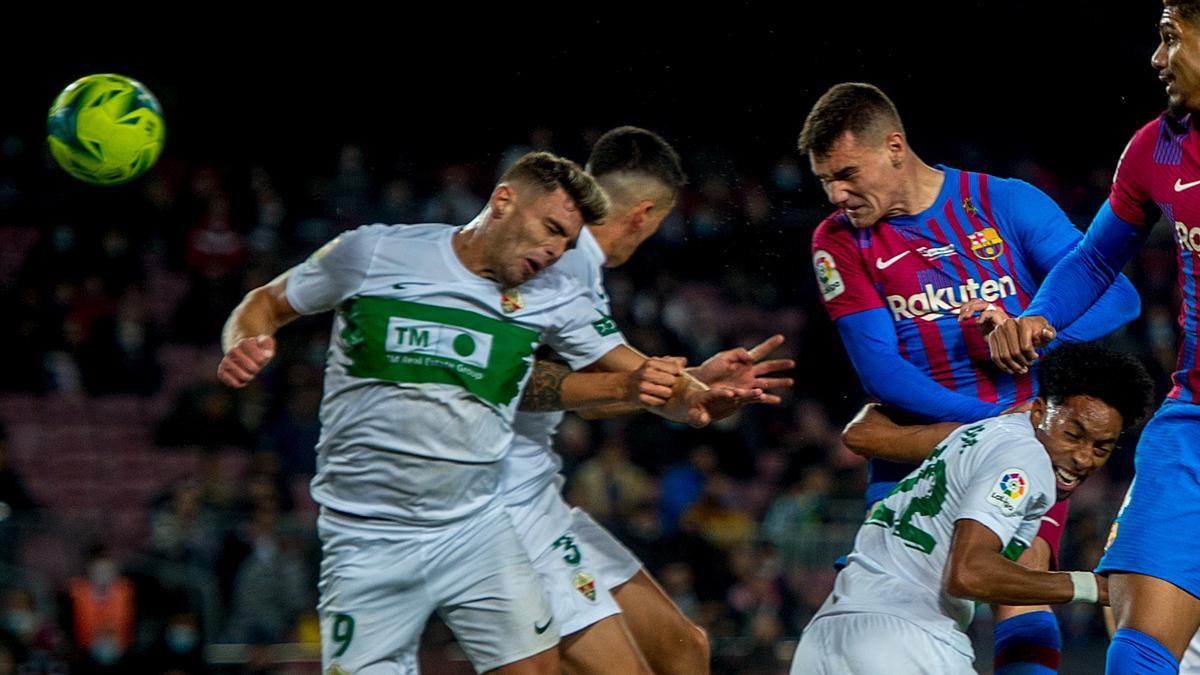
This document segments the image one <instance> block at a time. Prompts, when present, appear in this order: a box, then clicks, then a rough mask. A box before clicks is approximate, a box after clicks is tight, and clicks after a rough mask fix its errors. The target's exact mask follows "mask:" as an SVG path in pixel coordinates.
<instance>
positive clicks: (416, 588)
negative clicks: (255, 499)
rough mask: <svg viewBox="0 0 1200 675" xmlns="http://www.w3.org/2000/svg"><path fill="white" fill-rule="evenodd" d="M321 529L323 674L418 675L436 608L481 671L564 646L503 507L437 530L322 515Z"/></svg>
mask: <svg viewBox="0 0 1200 675" xmlns="http://www.w3.org/2000/svg"><path fill="white" fill-rule="evenodd" d="M317 531H318V534H319V535H320V537H321V579H320V583H319V589H320V593H321V598H320V601H319V603H318V605H317V610H318V613H319V614H320V618H321V667H322V672H335V673H337V672H349V673H356V674H357V675H374V674H377V673H378V674H381V675H382V674H384V673H386V674H388V675H394V674H407V673H414V672H416V671H415V664H416V662H417V659H416V654H417V646H418V642H419V640H420V637H421V633H422V631H424V629H425V622H426V621H427V620H428V619H429V616H430V615H431V614H432V613H433V612H435V611H436V612H437V613H438V615H439V616H440V617H441V618H442V620H443V621H445V622H446V625H448V626H449V627H450V630H452V631H453V632H454V635H455V637H456V638H458V642H459V644H460V645H461V646H462V648H463V651H464V652H466V654H467V658H469V659H470V660H471V664H472V665H473V666H474V667H475V669H476V670H478V671H480V672H483V671H487V670H493V669H495V668H499V667H500V666H503V665H506V664H509V663H513V662H516V661H519V660H521V659H524V658H527V657H530V656H533V655H534V654H537V653H539V652H542V651H545V650H547V649H552V648H553V647H554V646H555V645H556V644H558V637H559V625H558V621H555V620H554V615H553V614H552V613H551V609H550V605H549V603H548V602H547V601H546V596H545V594H544V593H543V592H542V588H541V584H540V583H539V580H538V577H537V574H536V573H535V572H534V571H533V567H532V566H531V565H530V563H529V557H528V556H527V555H526V554H525V549H524V548H523V547H522V546H521V542H520V540H519V539H518V538H517V535H516V532H515V531H514V530H513V527H512V523H511V521H510V520H509V518H508V514H507V513H506V512H505V510H504V508H503V506H502V505H501V504H500V503H499V502H495V503H494V505H491V506H488V507H486V508H485V509H484V510H483V511H481V512H479V513H477V514H475V515H472V516H470V517H468V518H465V519H463V520H461V521H458V522H455V523H452V524H450V525H436V526H435V525H426V526H412V525H401V524H398V523H390V522H385V521H378V520H366V519H357V518H353V517H349V516H344V515H341V514H337V513H334V512H331V511H329V510H328V509H322V510H321V515H320V516H319V517H318V519H317ZM337 668H340V669H341V670H337Z"/></svg>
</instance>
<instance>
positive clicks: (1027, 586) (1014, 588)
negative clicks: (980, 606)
mask: <svg viewBox="0 0 1200 675" xmlns="http://www.w3.org/2000/svg"><path fill="white" fill-rule="evenodd" d="M948 569H952V567H948ZM945 587H946V592H947V593H949V594H950V595H953V596H955V597H958V598H964V599H966V600H974V601H976V602H987V603H991V604H995V605H1057V604H1062V603H1066V602H1071V600H1072V599H1073V598H1074V596H1075V585H1074V584H1073V583H1071V575H1070V573H1069V572H1041V571H1037V570H1031V569H1029V568H1027V567H1024V566H1022V565H1021V564H1019V563H1016V562H1013V561H1011V560H1009V559H1007V558H1005V557H1003V556H1001V555H1000V554H999V553H993V552H989V553H987V554H982V555H976V556H972V559H970V560H964V561H963V562H962V567H961V569H960V570H959V571H958V574H955V575H948V578H947V579H946V581H945Z"/></svg>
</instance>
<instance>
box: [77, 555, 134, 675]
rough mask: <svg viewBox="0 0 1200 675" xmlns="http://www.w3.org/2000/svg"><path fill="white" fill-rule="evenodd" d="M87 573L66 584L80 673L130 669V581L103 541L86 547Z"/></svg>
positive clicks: (131, 594)
mask: <svg viewBox="0 0 1200 675" xmlns="http://www.w3.org/2000/svg"><path fill="white" fill-rule="evenodd" d="M86 570H87V571H86V574H85V575H84V576H79V577H74V578H72V579H71V580H70V581H69V582H68V583H67V597H68V599H69V601H70V608H71V609H70V616H71V640H72V642H73V643H74V645H75V648H76V650H77V653H78V661H77V663H76V666H75V669H74V670H77V671H78V672H81V673H109V672H111V673H120V672H129V670H128V666H129V654H130V650H131V649H132V648H133V638H134V631H135V621H136V618H137V617H136V615H135V604H134V600H135V598H134V589H133V583H132V582H130V580H129V579H128V578H126V577H124V576H122V575H121V572H120V568H119V566H118V565H117V561H116V559H115V558H114V557H113V555H112V551H111V550H110V549H109V548H108V547H107V546H105V545H103V544H97V545H95V546H93V547H92V548H91V549H89V551H88V554H87V559H86Z"/></svg>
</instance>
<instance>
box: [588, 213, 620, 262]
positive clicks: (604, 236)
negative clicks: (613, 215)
mask: <svg viewBox="0 0 1200 675" xmlns="http://www.w3.org/2000/svg"><path fill="white" fill-rule="evenodd" d="M618 227H619V224H618V223H615V222H614V223H605V224H604V225H602V226H600V227H598V228H593V227H592V226H591V225H584V226H583V229H585V230H587V231H588V232H590V233H591V235H592V239H595V240H596V245H597V246H599V247H600V251H601V252H603V253H604V259H605V260H608V259H609V258H612V254H613V251H615V250H616V246H617V245H616V236H615V235H617V234H619V233H618V232H617V229H618ZM580 236H581V237H582V236H583V235H582V234H580Z"/></svg>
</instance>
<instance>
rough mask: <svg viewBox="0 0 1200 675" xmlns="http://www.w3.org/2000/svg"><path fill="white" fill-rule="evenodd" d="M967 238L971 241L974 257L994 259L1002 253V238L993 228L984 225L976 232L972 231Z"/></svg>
mask: <svg viewBox="0 0 1200 675" xmlns="http://www.w3.org/2000/svg"><path fill="white" fill-rule="evenodd" d="M967 239H968V240H970V242H971V252H972V253H974V254H975V257H976V258H980V259H983V260H995V259H996V258H999V257H1000V256H1001V255H1002V254H1003V253H1004V240H1003V239H1001V238H1000V233H999V232H997V231H996V229H995V228H992V227H985V228H983V229H982V230H980V231H978V232H972V233H971V234H970V235H968V236H967Z"/></svg>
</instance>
